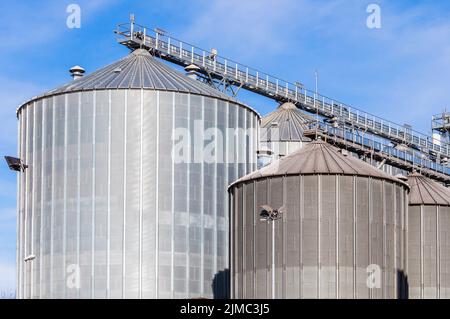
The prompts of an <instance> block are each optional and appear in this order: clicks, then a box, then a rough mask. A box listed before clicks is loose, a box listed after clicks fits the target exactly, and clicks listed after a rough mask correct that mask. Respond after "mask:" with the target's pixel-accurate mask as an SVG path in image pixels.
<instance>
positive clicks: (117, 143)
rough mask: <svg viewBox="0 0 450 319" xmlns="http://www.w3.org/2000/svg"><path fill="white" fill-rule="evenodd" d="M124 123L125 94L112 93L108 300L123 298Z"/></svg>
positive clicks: (119, 92) (120, 92)
mask: <svg viewBox="0 0 450 319" xmlns="http://www.w3.org/2000/svg"><path fill="white" fill-rule="evenodd" d="M125 120H126V118H125V92H123V91H111V129H110V132H111V136H110V140H111V146H110V154H111V157H110V161H111V162H110V170H109V174H110V193H109V205H110V218H109V220H110V221H109V232H110V238H109V250H110V252H109V289H110V291H109V297H111V298H122V296H123V279H122V273H123V265H122V256H123V240H124V236H123V223H124V192H123V189H124V187H123V185H124V174H123V172H124V168H125V167H124V165H125V154H124V151H125V145H124V143H125ZM152 163H154V161H152ZM152 180H153V179H152ZM153 211H154V210H153ZM152 260H154V258H152Z"/></svg>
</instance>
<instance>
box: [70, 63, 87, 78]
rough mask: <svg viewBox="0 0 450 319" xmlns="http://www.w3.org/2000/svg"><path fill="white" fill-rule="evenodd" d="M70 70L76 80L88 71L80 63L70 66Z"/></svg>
mask: <svg viewBox="0 0 450 319" xmlns="http://www.w3.org/2000/svg"><path fill="white" fill-rule="evenodd" d="M69 72H70V74H71V75H72V77H73V79H74V80H76V79H79V78H81V77H82V76H83V74H84V73H85V72H86V70H85V69H83V68H82V67H81V66H79V65H75V66H73V67H71V68H70V70H69Z"/></svg>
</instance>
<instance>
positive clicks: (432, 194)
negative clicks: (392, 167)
mask: <svg viewBox="0 0 450 319" xmlns="http://www.w3.org/2000/svg"><path fill="white" fill-rule="evenodd" d="M408 185H409V187H410V188H411V193H410V195H409V204H410V205H441V206H450V189H448V188H447V187H445V186H443V185H441V184H439V183H436V182H434V181H432V180H430V179H429V178H426V177H425V176H423V175H421V174H419V173H413V174H409V175H408Z"/></svg>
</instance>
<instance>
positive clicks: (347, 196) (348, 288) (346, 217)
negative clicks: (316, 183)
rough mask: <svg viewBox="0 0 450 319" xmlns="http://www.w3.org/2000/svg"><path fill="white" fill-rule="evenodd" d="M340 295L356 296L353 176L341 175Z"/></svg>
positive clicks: (342, 296) (343, 296)
mask: <svg viewBox="0 0 450 319" xmlns="http://www.w3.org/2000/svg"><path fill="white" fill-rule="evenodd" d="M338 185H339V229H338V231H339V238H338V240H339V246H338V248H339V249H338V250H339V258H338V261H339V297H340V298H347V299H349V298H353V297H354V289H353V285H354V276H353V273H354V270H353V264H354V262H355V261H354V242H355V238H354V232H353V225H354V219H353V212H354V208H355V205H356V203H355V201H354V184H353V177H351V176H340V177H339V184H338Z"/></svg>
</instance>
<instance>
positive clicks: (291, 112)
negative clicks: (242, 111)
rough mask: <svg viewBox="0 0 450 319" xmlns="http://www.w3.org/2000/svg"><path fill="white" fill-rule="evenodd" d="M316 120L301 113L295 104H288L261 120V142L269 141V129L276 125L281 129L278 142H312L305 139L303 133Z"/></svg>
mask: <svg viewBox="0 0 450 319" xmlns="http://www.w3.org/2000/svg"><path fill="white" fill-rule="evenodd" d="M314 121H315V120H314V118H312V117H311V116H309V115H306V114H305V113H303V112H302V111H300V110H299V109H298V108H297V107H296V106H295V104H293V103H291V102H286V103H283V104H281V105H280V106H278V108H277V109H276V110H275V111H273V112H271V113H269V114H268V115H266V116H265V117H263V118H262V119H261V128H265V129H266V130H264V129H263V130H261V138H260V140H261V141H268V137H267V135H268V129H270V128H271V127H272V126H273V125H274V124H275V125H277V127H278V129H279V138H278V139H277V140H279V141H284V142H298V141H310V139H309V138H305V137H303V131H305V130H307V129H308V125H309V124H310V123H313V122H314Z"/></svg>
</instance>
